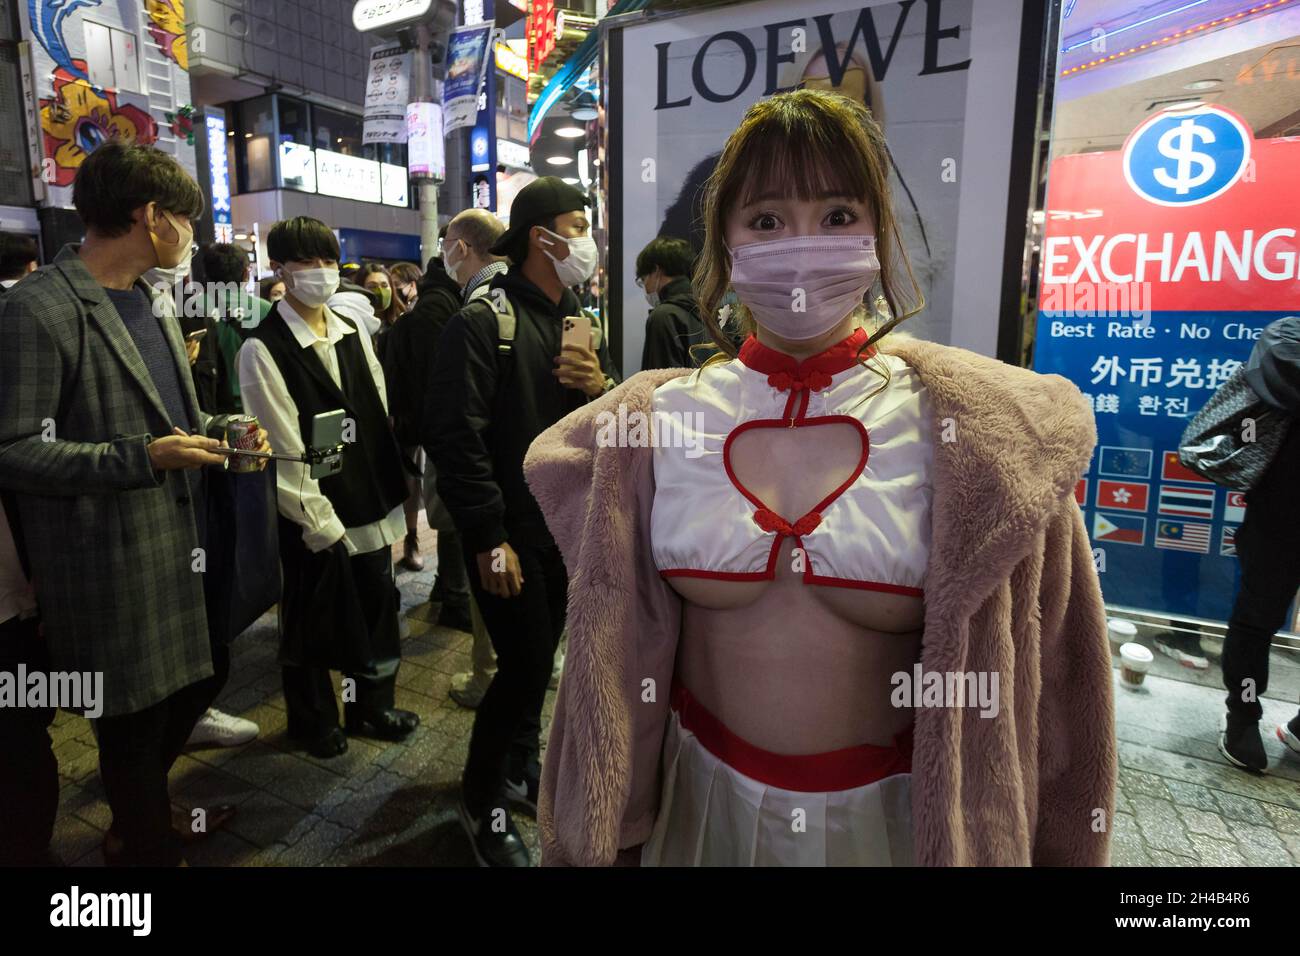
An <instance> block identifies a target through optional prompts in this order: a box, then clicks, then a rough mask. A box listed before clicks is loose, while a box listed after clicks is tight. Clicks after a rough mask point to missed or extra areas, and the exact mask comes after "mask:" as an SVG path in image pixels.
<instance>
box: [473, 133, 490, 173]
mask: <svg viewBox="0 0 1300 956" xmlns="http://www.w3.org/2000/svg"><path fill="white" fill-rule="evenodd" d="M469 162H470V166H469V168H470V172H474V173H483V172H487V171H488V170H489V169H491V168H492V163H491V156H490V155H489V153H488V133H487V130H485V129H484V128H483V127H482V126H476V127H474V128H473V129H472V130H470V133H469Z"/></svg>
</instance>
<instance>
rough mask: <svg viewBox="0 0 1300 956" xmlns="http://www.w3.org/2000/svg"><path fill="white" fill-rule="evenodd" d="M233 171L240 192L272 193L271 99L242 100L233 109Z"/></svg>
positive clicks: (272, 130) (272, 112) (272, 126)
mask: <svg viewBox="0 0 1300 956" xmlns="http://www.w3.org/2000/svg"><path fill="white" fill-rule="evenodd" d="M236 115H237V119H238V122H237V124H236V127H235V140H236V144H235V159H236V163H235V171H236V175H237V178H238V181H239V191H240V192H244V193H252V192H257V191H259V190H262V189H274V188H275V186H276V182H275V158H274V156H273V155H272V153H271V141H272V139H273V137H274V135H275V108H274V104H273V103H272V99H271V97H270V96H258V97H255V98H254V99H251V100H244V101H243V102H242V103H239V104H238V105H237V107H236Z"/></svg>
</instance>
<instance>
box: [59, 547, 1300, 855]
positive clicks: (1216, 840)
mask: <svg viewBox="0 0 1300 956" xmlns="http://www.w3.org/2000/svg"><path fill="white" fill-rule="evenodd" d="M421 537H422V544H423V548H424V555H425V559H426V562H427V563H428V565H429V568H430V569H431V567H432V564H433V554H434V550H433V535H432V532H429V531H425V532H424V533H423V534H422V536H421ZM398 553H399V554H400V552H398ZM432 578H433V574H432V570H425V571H423V572H421V573H419V574H411V573H408V572H399V574H398V585H399V587H400V588H401V591H402V615H403V619H404V621H405V622H406V629H407V631H408V632H409V633H408V636H407V637H406V638H405V640H404V642H403V662H402V670H401V673H400V675H399V679H398V696H397V702H398V705H399V706H401V707H405V708H407V709H409V710H414V711H416V712H417V713H418V714H420V717H421V721H422V723H421V726H420V728H419V730H418V731H417V732H416V733H415V734H414V735H412V737H410V738H409V739H408V740H407V741H405V742H403V743H401V744H384V743H380V742H375V741H369V740H365V739H363V738H351V741H350V745H349V749H348V752H347V753H346V754H345V755H343V756H342V757H338V758H335V759H333V760H317V759H315V758H313V757H309V756H307V755H305V754H303V753H301V752H299V751H296V750H294V749H293V747H292V745H291V744H290V742H289V741H288V740H287V739H286V737H285V733H284V731H285V712H284V698H283V695H282V693H281V690H280V673H279V669H278V668H277V667H276V664H275V652H276V635H275V619H274V617H273V616H270V615H268V616H267V617H265V618H263V619H262V620H261V621H259V622H258V623H257V625H256V626H254V627H253V628H252V629H250V631H249V632H248V633H246V634H244V635H242V636H241V637H240V638H239V640H238V641H237V642H236V643H235V645H234V648H233V650H234V663H233V666H232V671H231V678H230V683H229V684H228V685H227V687H226V689H225V691H224V692H223V694H222V696H221V699H220V700H219V701H218V706H219V707H220V708H221V709H222V710H225V711H227V712H229V713H233V714H238V715H241V716H244V717H248V718H250V719H252V720H255V721H257V722H258V723H259V724H260V725H261V728H262V733H261V736H260V737H259V739H258V740H257V741H255V742H254V743H251V744H249V745H248V746H246V747H243V748H240V749H238V750H233V751H232V750H201V751H195V752H192V753H189V754H186V755H184V756H182V757H181V758H180V760H179V761H178V762H177V765H176V767H175V769H174V770H173V773H172V781H171V782H172V794H173V800H174V801H175V802H176V803H177V804H179V805H182V806H183V807H185V808H187V809H189V808H194V807H211V806H214V805H217V804H222V803H234V804H238V806H239V812H238V813H237V814H236V816H235V817H234V819H232V820H231V821H230V823H229V824H228V825H227V826H226V827H225V828H224V829H222V830H220V831H218V832H215V833H213V834H212V835H211V836H210V837H209V838H208V839H207V840H206V841H204V842H203V843H201V844H199V845H197V846H195V847H193V848H192V849H191V851H190V853H189V858H190V861H191V863H192V864H193V865H200V866H202V865H206V866H260V865H293V866H314V865H327V866H355V865H381V866H405V865H415V866H429V865H440V866H461V865H465V866H468V865H473V862H474V859H473V854H472V852H471V850H470V847H469V844H468V842H467V840H466V838H465V836H464V833H463V832H462V830H461V828H460V825H459V823H458V822H457V819H456V811H455V806H456V792H457V786H458V781H459V778H460V770H461V767H462V765H463V763H464V760H465V752H466V747H467V744H468V740H469V732H470V727H471V725H472V721H473V713H472V712H471V711H468V710H464V709H462V708H460V707H458V706H456V704H455V703H453V702H452V701H451V699H450V698H449V697H448V696H447V688H448V685H449V683H450V680H451V675H452V674H454V673H456V672H458V671H462V670H467V669H468V668H469V644H470V638H469V635H467V634H464V633H461V632H458V631H451V630H447V629H445V628H437V627H433V626H431V624H430V623H429V610H430V608H429V605H428V603H427V597H428V592H429V588H430V586H431V584H432ZM1221 696H1222V695H1221V692H1218V691H1215V690H1213V689H1210V688H1206V687H1197V686H1194V685H1190V684H1185V683H1181V682H1178V681H1173V680H1167V679H1163V678H1160V677H1156V676H1152V677H1149V678H1148V680H1147V686H1146V687H1145V689H1143V690H1142V691H1140V692H1136V693H1134V692H1130V691H1127V690H1123V689H1117V690H1116V697H1117V701H1118V704H1117V706H1118V717H1119V723H1118V726H1119V737H1120V760H1121V764H1122V769H1121V773H1120V793H1119V795H1118V798H1117V811H1118V812H1117V815H1116V819H1115V837H1114V845H1113V846H1114V849H1113V856H1114V863H1115V865H1118V866H1152V865H1154V866H1188V865H1197V864H1205V865H1210V866H1239V865H1267V866H1295V865H1298V864H1300V759H1297V758H1295V757H1293V756H1289V757H1287V758H1285V759H1284V758H1282V751H1283V748H1282V746H1281V744H1280V743H1278V741H1277V740H1276V739H1273V738H1271V737H1270V738H1269V739H1268V741H1267V744H1268V748H1269V754H1270V757H1271V758H1272V759H1273V762H1274V766H1275V769H1274V771H1273V772H1272V773H1271V774H1270V775H1268V776H1264V777H1255V776H1251V775H1248V774H1246V773H1243V772H1241V771H1239V770H1235V769H1233V768H1231V767H1229V766H1228V765H1227V763H1226V761H1224V759H1223V758H1222V757H1221V756H1220V755H1219V753H1218V750H1217V749H1216V746H1215V740H1216V737H1217V729H1216V728H1217V721H1218V718H1219V714H1220V709H1221V708H1220V698H1221ZM553 703H554V695H553V694H549V695H548V696H547V704H546V711H545V719H546V720H547V721H549V718H550V714H551V709H552V707H553ZM1265 711H1266V714H1265V717H1266V721H1268V722H1271V723H1269V726H1270V728H1271V724H1272V723H1276V722H1277V721H1279V720H1286V719H1289V718H1290V716H1291V715H1292V714H1293V713H1294V712H1295V707H1294V705H1283V704H1281V703H1277V702H1274V701H1266V702H1265ZM1270 732H1271V731H1270ZM53 736H54V742H55V753H56V755H57V756H58V759H59V773H60V776H61V782H62V787H63V789H62V793H61V795H60V808H59V817H58V823H57V827H56V830H55V837H54V850H55V852H57V853H58V854H59V855H60V856H61V857H62V858H63V859H64V860H66V861H68V862H69V863H74V864H75V865H80V866H99V865H102V862H103V860H102V856H101V851H100V843H101V841H102V840H103V838H104V832H105V829H106V828H107V826H108V824H109V820H110V816H109V811H108V807H107V805H106V804H105V803H104V800H103V789H102V787H101V786H100V783H99V775H98V764H97V756H96V750H95V741H94V737H93V736H92V734H91V730H90V725H89V723H87V722H86V721H85V720H83V719H82V718H80V717H75V716H72V715H69V714H64V713H61V714H60V715H59V717H58V720H57V721H56V722H55V725H54V728H53ZM543 742H544V738H543ZM516 820H517V821H518V823H519V826H520V829H521V831H522V832H523V834H524V837H525V839H526V840H527V841H528V843H529V846H530V847H531V848H532V849H533V851H534V858H536V840H537V833H536V827H535V826H534V824H533V823H532V821H531V820H529V819H528V818H527V817H524V816H522V815H518V816H516Z"/></svg>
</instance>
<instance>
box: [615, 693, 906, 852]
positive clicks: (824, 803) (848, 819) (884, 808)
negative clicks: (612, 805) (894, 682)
mask: <svg viewBox="0 0 1300 956" xmlns="http://www.w3.org/2000/svg"><path fill="white" fill-rule="evenodd" d="M911 779H912V775H911V774H910V773H895V774H893V775H891V776H887V777H884V778H882V779H880V780H877V781H875V782H874V783H869V784H866V785H864V786H859V787H854V788H852V789H847V790H838V791H834V792H829V793H807V792H801V791H796V790H783V789H780V788H778V787H774V786H769V785H768V784H764V783H761V782H759V781H757V780H754V779H753V778H751V777H747V776H745V775H744V774H742V773H740V772H739V771H737V770H736V769H734V768H733V767H731V766H729V765H728V764H727V763H725V762H724V761H723V760H721V759H719V758H718V757H716V756H714V754H713V753H711V752H710V751H709V750H708V749H707V748H706V747H705V746H704V745H703V744H702V743H701V742H700V740H699V738H698V737H696V735H695V734H694V733H692V732H691V731H690V730H688V729H687V728H684V727H683V726H682V722H681V719H680V717H679V716H678V713H677V711H676V710H673V711H671V712H670V718H669V726H668V728H667V731H666V734H665V739H664V752H663V790H662V794H661V797H660V805H659V815H658V817H657V818H656V820H655V826H654V830H653V832H652V833H651V834H650V838H649V839H648V840H647V841H646V843H645V845H644V846H643V848H642V851H641V865H642V866H911V865H912V799H911Z"/></svg>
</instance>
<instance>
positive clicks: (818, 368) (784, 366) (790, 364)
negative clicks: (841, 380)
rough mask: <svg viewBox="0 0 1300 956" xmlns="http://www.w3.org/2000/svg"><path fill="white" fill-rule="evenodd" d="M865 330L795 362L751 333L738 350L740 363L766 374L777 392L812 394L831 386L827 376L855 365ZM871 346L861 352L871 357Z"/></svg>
mask: <svg viewBox="0 0 1300 956" xmlns="http://www.w3.org/2000/svg"><path fill="white" fill-rule="evenodd" d="M867 337H868V336H867V333H866V330H865V329H856V330H855V331H854V332H853V334H852V335H850V336H849V337H848V338H847V339H844V340H842V341H840V342H836V343H835V344H834V345H832V346H831V347H830V348H828V349H826V351H824V352H819V353H818V354H816V355H813V356H810V357H808V358H806V359H804V360H803V361H802V362H799V361H796V360H795V359H794V358H792V357H791V356H789V355H786V354H785V353H784V352H778V351H777V350H776V349H774V348H770V347H769V346H766V345H764V344H763V343H762V342H760V341H759V340H758V339H757V338H755V337H754V336H753V334H751V335H750V336H749V338H747V339H745V343H744V344H743V345H742V346H741V347H740V354H739V356H738V358H739V359H740V361H741V364H743V365H745V366H746V367H748V368H752V369H753V370H754V371H755V372H761V373H763V374H765V375H767V381H768V384H770V385H771V386H772V387H773V388H775V389H776V390H777V391H779V392H784V391H786V390H793V391H796V392H797V391H799V390H801V389H805V388H806V389H808V390H809V391H812V392H816V391H820V390H821V389H823V388H827V387H828V386H829V385H830V384H831V376H832V375H835V374H836V373H838V372H843V371H845V370H846V369H850V368H852V367H853V366H854V365H856V364H857V363H858V350H859V349H860V348H862V345H863V343H865V342H866V341H867ZM875 351H876V349H875V346H872V347H871V348H869V349H867V350H866V351H865V352H863V355H864V356H871V355H874V354H875Z"/></svg>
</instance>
